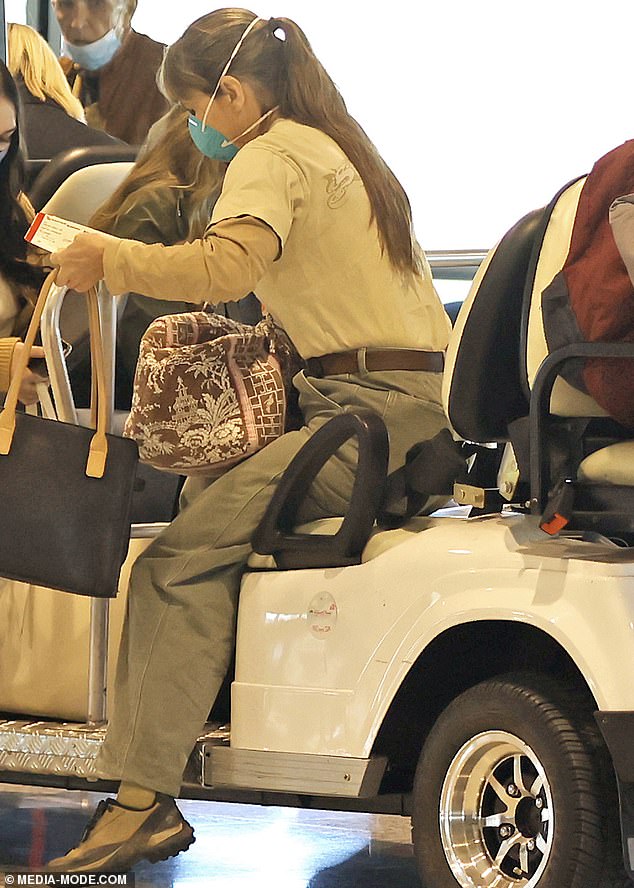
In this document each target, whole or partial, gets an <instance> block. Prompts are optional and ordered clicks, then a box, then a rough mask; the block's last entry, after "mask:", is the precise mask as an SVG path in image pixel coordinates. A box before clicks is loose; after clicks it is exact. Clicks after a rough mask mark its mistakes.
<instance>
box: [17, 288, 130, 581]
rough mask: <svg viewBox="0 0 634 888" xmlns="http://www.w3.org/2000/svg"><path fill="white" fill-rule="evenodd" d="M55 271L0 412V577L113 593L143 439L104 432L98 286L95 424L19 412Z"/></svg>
mask: <svg viewBox="0 0 634 888" xmlns="http://www.w3.org/2000/svg"><path fill="white" fill-rule="evenodd" d="M54 283H55V272H52V273H51V274H50V275H49V277H48V278H47V279H46V281H45V283H44V285H43V287H42V291H41V293H40V296H39V299H38V302H37V305H36V307H35V310H34V313H33V318H32V320H31V324H30V326H29V330H28V332H27V335H26V339H25V342H26V345H27V348H25V349H23V352H22V355H21V357H20V360H19V361H18V364H17V366H16V369H15V372H14V374H13V378H12V380H11V385H10V387H9V391H8V392H7V397H6V401H5V406H4V409H3V410H2V412H1V413H0V504H1V505H0V508H1V510H2V511H1V513H0V576H1V577H6V578H8V579H12V580H21V581H23V582H27V583H33V584H36V585H38V586H48V587H50V588H52V589H60V590H62V591H65V592H72V593H75V594H77V595H91V596H94V597H97V598H112V597H114V596H115V595H116V594H117V586H118V580H119V571H120V568H121V565H122V563H123V561H124V559H125V556H126V552H127V549H128V542H129V538H130V508H131V504H132V488H133V485H134V476H135V471H136V465H137V460H138V454H137V447H136V444H135V443H134V442H133V441H131V440H129V439H127V438H120V437H118V436H116V435H110V434H106V432H105V429H106V424H107V412H108V411H107V404H106V398H105V390H106V387H105V375H104V359H103V345H102V341H101V334H100V329H99V310H98V306H97V294H96V291H94V290H92V291H91V292H90V293H89V294H88V305H89V318H90V333H91V349H92V356H93V377H96V386H95V394H96V401H97V403H96V405H95V403H94V398H93V405H92V407H93V417H94V416H95V414H96V426H97V428H96V430H95V429H90V428H85V427H82V426H76V425H72V424H70V423H64V422H57V421H55V420H51V419H44V418H42V417H39V416H31V415H28V414H25V413H22V412H16V406H17V398H18V391H19V388H20V383H21V380H22V376H23V374H24V371H25V369H26V366H27V363H28V360H29V353H30V348H31V346H32V345H33V341H34V339H35V335H36V332H37V329H38V326H39V322H40V317H41V314H42V310H43V308H44V304H45V302H46V298H47V296H48V293H49V291H50V289H51V287H52V286H53V285H54Z"/></svg>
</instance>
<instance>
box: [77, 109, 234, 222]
mask: <svg viewBox="0 0 634 888" xmlns="http://www.w3.org/2000/svg"><path fill="white" fill-rule="evenodd" d="M159 125H160V126H161V131H160V135H159V136H158V137H157V139H156V142H155V143H154V144H151V145H149V146H148V147H147V148H146V149H145V150H144V152H143V153H142V155H141V157H140V159H139V160H137V162H136V163H135V165H134V166H133V167H132V169H131V170H130V172H129V173H128V175H127V176H126V178H125V179H124V180H123V182H122V183H121V185H119V187H118V188H117V189H116V191H115V192H114V193H113V194H112V195H111V196H110V197H109V198H108V200H107V201H106V202H105V203H104V204H102V205H101V206H100V207H99V209H98V210H97V212H96V213H95V215H94V216H93V218H92V219H91V221H90V224H91V226H92V227H93V228H98V229H100V230H101V231H110V230H111V229H112V227H113V225H114V224H115V222H116V221H117V219H118V218H119V215H120V213H121V212H124V211H125V204H124V202H125V200H126V198H127V197H129V196H130V195H131V194H139V193H142V192H146V193H147V194H148V195H150V194H152V193H153V192H154V191H156V189H157V188H160V187H161V186H167V187H170V188H175V189H180V190H181V191H182V195H183V198H184V199H185V203H186V213H185V215H186V217H187V219H188V225H189V233H188V239H191V240H193V239H195V238H197V237H202V235H203V232H204V230H205V228H206V226H207V225H208V223H209V219H210V217H211V211H212V209H213V205H214V203H215V202H216V200H217V198H218V195H219V194H220V190H221V188H222V180H223V178H224V173H225V170H226V166H225V164H222V163H219V162H218V161H215V160H210V158H208V157H205V156H204V155H203V154H201V153H200V151H198V149H197V148H196V146H195V145H194V143H193V142H192V140H191V136H190V135H189V132H188V129H187V112H186V111H184V110H183V109H182V108H179V107H178V106H174V107H173V108H172V109H171V110H170V111H168V112H167V114H166V115H165V117H164V118H163V119H162V124H159Z"/></svg>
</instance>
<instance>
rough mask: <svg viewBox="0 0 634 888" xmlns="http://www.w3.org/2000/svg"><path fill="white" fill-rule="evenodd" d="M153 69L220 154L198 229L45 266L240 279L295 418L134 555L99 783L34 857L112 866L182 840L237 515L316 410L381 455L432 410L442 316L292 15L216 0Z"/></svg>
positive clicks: (235, 557)
mask: <svg viewBox="0 0 634 888" xmlns="http://www.w3.org/2000/svg"><path fill="white" fill-rule="evenodd" d="M161 77H162V83H163V88H164V90H165V91H166V93H167V94H168V95H169V97H170V98H171V99H172V100H173V101H178V102H180V103H181V105H182V106H183V107H184V108H186V109H188V110H189V112H190V117H189V129H190V134H191V136H192V139H193V140H194V142H195V144H196V145H197V146H198V148H199V150H200V151H201V152H202V153H203V154H205V155H207V156H208V157H213V158H216V159H219V160H221V161H223V162H224V163H226V164H227V171H226V174H225V177H224V182H223V187H222V192H221V194H220V197H219V198H218V201H217V202H216V204H215V206H214V209H213V213H212V218H211V223H210V225H209V226H208V228H207V230H206V232H205V234H204V236H203V238H202V239H200V240H197V241H194V242H192V243H189V244H182V245H177V246H172V247H164V246H162V245H158V244H157V245H153V244H149V245H148V244H140V243H135V242H133V241H128V240H119V239H117V238H113V237H110V236H108V235H103V234H90V233H88V234H82V235H79V236H78V237H76V238H75V240H74V242H73V243H72V244H71V245H70V246H69V247H67V248H66V249H65V250H63V251H60V252H59V253H57V254H53V256H52V257H51V259H52V261H53V263H54V264H55V265H58V266H59V280H60V281H61V282H63V283H67V284H69V285H70V286H72V287H75V288H77V289H80V290H85V289H87V288H88V287H89V286H91V285H93V284H95V283H96V282H97V281H99V280H100V279H101V278H102V277H105V280H106V284H107V286H108V289H109V291H110V292H111V293H119V292H124V291H128V290H133V291H136V292H139V293H143V294H145V295H148V296H152V297H154V298H159V299H185V298H186V299H195V300H197V301H198V300H206V301H208V302H213V303H216V302H220V301H235V300H237V299H239V298H241V297H242V296H244V295H245V294H246V293H248V292H250V291H253V292H255V294H256V295H257V297H258V298H259V299H260V300H261V301H262V303H263V304H264V305H266V307H267V309H268V310H269V311H270V312H271V313H272V314H273V316H274V317H275V319H276V320H277V321H278V322H279V324H280V325H281V326H282V327H283V328H284V329H285V330H286V332H287V333H288V334H289V336H290V337H291V339H292V340H293V342H294V344H295V346H296V348H297V350H298V351H299V353H300V355H301V356H302V357H303V358H304V359H306V363H307V368H306V370H305V371H302V372H300V373H299V374H298V375H297V376H296V377H295V378H294V380H293V384H294V386H295V388H296V389H297V390H298V392H299V406H300V409H301V411H302V415H303V420H304V425H303V427H302V428H300V429H298V430H295V431H291V432H287V433H286V434H285V435H282V436H281V437H280V438H278V439H276V440H275V441H273V442H272V443H271V444H269V445H268V446H267V447H265V448H264V449H262V450H261V451H259V452H258V453H255V454H254V455H253V456H251V457H249V458H248V459H246V460H244V461H243V462H242V463H240V464H238V465H237V466H235V467H234V468H232V469H230V470H229V471H227V472H226V473H225V474H224V475H223V476H221V477H220V478H219V479H217V480H216V481H214V482H213V483H208V484H207V485H205V483H201V482H200V480H199V478H194V477H192V478H190V479H188V481H187V482H186V484H185V488H184V490H183V499H182V506H183V508H182V510H181V512H180V514H179V515H178V516H177V517H176V518H175V519H174V521H173V522H172V523H171V524H170V525H169V526H168V527H167V528H166V529H165V530H164V531H163V532H162V533H161V534H160V535H159V536H158V537H157V538H156V539H155V540H153V542H152V544H151V545H150V546H149V547H148V548H147V549H146V551H145V552H144V554H143V555H142V556H141V557H140V558H139V559H138V560H137V562H136V564H135V567H134V569H133V571H132V577H131V580H130V592H129V599H128V600H129V602H130V608H129V610H128V613H127V616H126V624H125V628H124V632H123V639H122V648H121V652H120V655H119V660H118V671H117V677H116V683H115V689H114V709H113V714H112V718H111V720H110V723H109V725H108V731H107V736H106V739H105V742H104V745H103V747H102V749H101V751H100V753H99V756H98V758H97V769H98V773H99V774H100V775H101V776H102V777H104V778H107V779H110V780H119V781H120V787H119V793H118V796H117V798H116V799H109V800H106V801H104V802H102V803H101V804H100V808H99V810H98V812H97V814H96V815H95V817H94V818H93V820H92V821H91V824H90V826H89V829H88V830H86V832H85V833H84V837H83V839H82V840H81V841H80V843H79V845H78V846H77V847H76V848H75V849H73V850H71V851H70V852H69V853H68V854H67V855H65V856H64V857H62V858H58V859H56V860H54V861H51V863H50V864H49V871H51V872H82V873H84V872H85V873H87V872H97V871H99V870H108V871H112V870H114V869H116V870H126V869H129V868H130V867H132V866H134V864H135V863H136V862H138V861H139V860H142V859H149V860H153V861H155V860H159V859H164V858H167V857H169V856H172V855H174V854H177V853H178V852H179V851H182V850H184V849H186V848H187V847H188V846H189V845H190V844H191V843H192V841H193V830H192V828H191V826H190V825H189V824H188V823H187V822H186V821H185V820H184V819H183V817H182V816H181V814H180V812H179V810H178V808H177V806H176V804H175V802H174V797H175V796H176V795H177V794H178V791H179V788H180V786H181V779H182V774H183V769H184V767H185V765H186V762H187V759H188V756H189V754H190V752H191V750H192V747H193V745H194V743H195V740H196V738H197V737H198V736H199V735H200V732H201V731H202V729H203V726H204V724H205V721H206V718H207V715H208V713H209V711H210V709H211V706H212V703H213V702H214V699H215V697H216V694H217V693H218V689H219V688H220V686H221V684H222V681H223V678H224V675H225V672H226V670H227V665H228V663H229V661H230V657H231V652H232V647H233V633H234V625H235V618H236V610H237V601H238V594H239V589H240V580H241V577H242V574H243V571H244V568H245V565H246V562H247V559H248V557H249V555H250V554H251V551H252V548H251V537H252V534H253V531H254V529H255V528H256V527H257V525H258V523H259V522H260V520H261V518H262V516H263V515H264V513H265V511H266V508H267V506H268V504H269V502H270V500H271V496H272V495H273V492H274V490H275V487H276V485H277V483H278V481H279V479H280V477H281V476H282V474H283V472H284V469H285V467H286V466H287V465H288V463H289V462H290V461H291V459H292V458H293V457H294V456H295V455H296V454H297V452H298V451H299V450H300V448H301V447H302V446H303V444H304V443H305V442H306V441H307V440H308V439H309V438H310V437H311V435H312V434H313V433H314V432H315V431H316V430H317V429H318V428H320V427H321V426H322V425H323V423H324V422H326V421H327V420H328V419H329V418H330V417H333V416H336V415H339V414H341V413H342V412H345V411H348V410H354V409H357V408H366V409H370V410H373V411H375V412H376V413H378V414H379V415H380V416H382V418H383V420H384V422H385V424H386V426H387V429H388V433H389V438H390V461H389V470H390V471H392V470H395V469H397V468H399V467H400V466H402V465H404V461H405V455H406V453H407V451H408V450H409V449H410V447H411V446H412V445H413V444H415V443H416V442H417V441H420V440H422V439H424V438H431V437H433V436H434V435H436V434H437V433H438V432H440V431H441V430H442V429H444V428H446V425H447V423H446V419H445V416H444V412H443V409H442V405H441V379H442V372H441V371H442V369H443V363H444V350H445V348H446V345H447V341H448V336H449V329H450V328H449V320H448V317H447V315H446V313H445V311H444V309H443V306H442V304H441V302H440V300H439V299H438V296H437V294H436V292H435V290H434V285H433V282H432V276H431V272H430V268H429V264H428V262H427V260H426V258H425V255H424V253H423V252H422V250H421V249H420V247H419V245H418V243H417V241H416V239H415V237H414V234H413V229H412V218H411V211H410V205H409V201H408V199H407V196H406V194H405V192H404V190H403V188H402V186H401V185H400V183H399V182H398V180H397V179H396V177H395V176H394V174H393V173H392V172H391V170H390V169H389V167H388V166H387V164H386V163H385V161H384V160H383V158H382V157H381V156H380V155H379V153H378V151H377V150H376V148H375V147H374V145H373V144H372V143H371V142H370V140H369V138H368V137H367V135H366V134H365V132H364V131H363V130H362V129H361V127H360V126H359V124H358V123H357V122H356V121H355V120H354V119H353V118H352V117H351V116H350V114H349V113H348V111H347V109H346V106H345V103H344V101H343V98H342V97H341V95H340V94H339V92H338V90H337V88H336V86H335V84H334V83H333V81H332V80H331V78H330V77H329V75H328V74H327V73H326V71H325V70H324V68H323V67H322V65H321V64H320V62H319V61H318V59H317V58H316V57H315V55H314V54H313V51H312V49H311V47H310V44H309V43H308V40H307V38H306V36H305V35H304V33H303V31H302V30H301V29H300V28H299V26H298V25H297V24H295V22H293V21H291V20H290V19H287V18H273V19H269V20H263V19H260V18H258V17H257V16H256V15H255V14H254V13H253V12H250V11H248V10H245V9H220V10H216V11H214V12H212V13H209V14H208V15H206V16H203V17H202V18H200V19H199V20H198V21H196V22H194V23H193V24H192V25H190V26H189V28H188V29H187V30H186V31H185V33H184V34H183V36H182V37H181V38H180V39H179V40H177V41H176V43H175V44H173V45H172V46H171V47H170V48H169V50H168V52H167V54H166V57H165V61H164V63H163V67H162V73H161ZM356 461H357V450H356V446H355V443H354V442H352V441H349V442H347V443H346V444H345V445H344V446H343V447H341V448H340V449H339V450H338V451H337V453H336V454H335V456H334V457H332V458H331V459H330V460H329V462H328V463H327V464H326V466H325V467H324V468H323V469H322V471H321V472H320V473H319V475H318V476H317V478H316V479H315V482H314V483H313V485H312V486H311V488H310V491H309V495H308V497H307V499H306V501H305V503H304V504H303V506H302V511H301V515H300V519H301V521H302V522H303V521H306V520H313V519H317V518H322V517H327V516H337V515H343V514H345V513H346V510H347V506H348V502H349V497H350V494H351V491H352V487H353V482H354V476H355V467H356ZM438 505H440V503H439V502H438V501H437V500H436V501H435V502H431V501H430V502H428V503H427V504H426V510H427V511H429V510H432V509H433V508H434V507H437V506H438ZM165 712H169V714H170V718H169V724H166V722H165V718H164V716H165Z"/></svg>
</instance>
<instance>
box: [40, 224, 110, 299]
mask: <svg viewBox="0 0 634 888" xmlns="http://www.w3.org/2000/svg"><path fill="white" fill-rule="evenodd" d="M116 240H118V238H116V237H112V235H110V234H102V233H101V232H99V233H98V234H78V235H77V237H76V238H75V240H74V241H73V242H72V244H70V246H68V247H66V249H64V250H59V252H57V253H51V259H50V261H51V262H52V264H53V265H57V266H59V271H58V273H57V283H58V284H60V285H64V284H65V285H67V286H68V287H70V288H71V289H73V290H80V291H81V292H82V293H83V292H85V291H86V290H89V289H90V288H91V287H94V286H96V285H97V284H98V283H99V281H100V280H101V279H102V278H103V276H104V268H103V254H104V250H105V249H106V245H107V244H108V243H109V242H110V241H116Z"/></svg>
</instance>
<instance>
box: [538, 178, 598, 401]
mask: <svg viewBox="0 0 634 888" xmlns="http://www.w3.org/2000/svg"><path fill="white" fill-rule="evenodd" d="M584 184H585V178H582V179H579V180H578V181H577V182H575V183H574V184H573V185H571V186H570V187H569V188H568V189H567V190H566V191H564V193H563V194H562V195H561V197H560V198H559V200H558V201H557V204H556V205H555V208H554V210H553V212H552V215H551V217H550V220H549V222H548V227H547V228H546V234H545V236H544V242H543V245H542V249H541V251H540V254H539V260H538V262H537V268H536V269H535V280H534V284H533V293H532V297H531V305H530V311H529V319H528V341H527V347H526V366H527V372H528V382H529V385H530V387H531V388H532V387H533V384H534V382H535V377H536V376H537V372H538V370H539V368H540V367H541V364H542V362H543V361H544V360H545V358H546V357H547V356H548V346H547V344H546V335H545V333H544V324H543V319H542V293H543V291H544V290H545V289H546V287H547V286H548V285H549V284H550V283H551V281H552V280H553V278H554V277H555V275H556V274H558V273H559V272H560V271H561V269H562V267H563V264H564V262H565V261H566V257H567V255H568V250H569V249H570V240H571V238H572V229H573V225H574V221H575V215H576V213H577V205H578V203H579V198H580V196H581V190H582V188H583V186H584ZM550 409H551V411H552V413H554V414H556V415H559V416H605V415H606V413H605V411H604V410H603V409H602V408H601V407H599V405H598V404H597V403H596V402H595V400H594V399H593V398H591V397H590V395H587V394H585V393H584V392H580V391H579V390H578V389H575V388H573V387H572V386H571V385H569V383H567V382H566V380H565V379H562V378H561V377H559V378H558V379H557V380H556V381H555V385H554V386H553V393H552V396H551V403H550Z"/></svg>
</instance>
